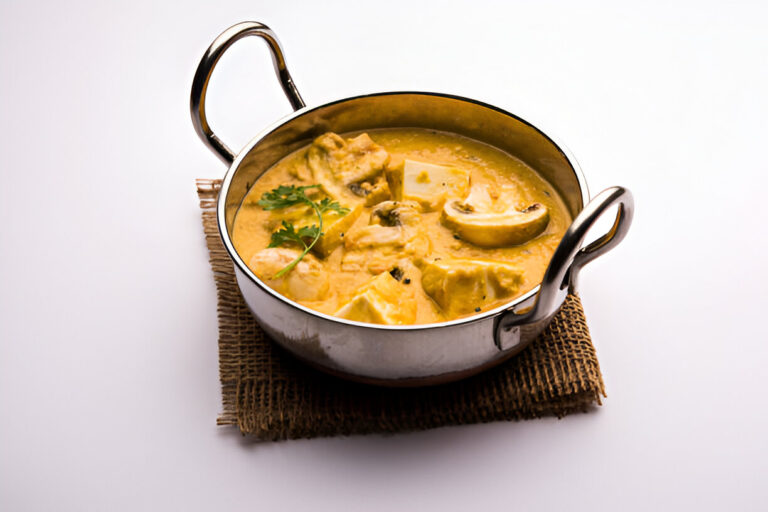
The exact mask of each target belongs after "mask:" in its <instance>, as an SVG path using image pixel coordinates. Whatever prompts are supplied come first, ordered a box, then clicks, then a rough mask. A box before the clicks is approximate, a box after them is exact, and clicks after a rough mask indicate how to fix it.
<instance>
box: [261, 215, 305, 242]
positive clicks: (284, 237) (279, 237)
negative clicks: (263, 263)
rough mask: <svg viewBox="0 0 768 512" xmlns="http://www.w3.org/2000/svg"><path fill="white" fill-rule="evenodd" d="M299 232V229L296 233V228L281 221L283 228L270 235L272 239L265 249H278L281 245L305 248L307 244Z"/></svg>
mask: <svg viewBox="0 0 768 512" xmlns="http://www.w3.org/2000/svg"><path fill="white" fill-rule="evenodd" d="M302 229H303V228H302ZM301 231H302V230H301V229H299V231H298V232H296V228H294V227H293V224H291V223H289V222H285V221H283V227H282V228H281V229H279V230H277V231H275V232H274V233H272V239H271V240H270V242H269V245H268V246H267V247H279V246H281V245H285V244H291V243H295V244H298V245H301V246H302V247H304V248H306V247H307V244H306V243H304V239H303V238H302V235H301Z"/></svg>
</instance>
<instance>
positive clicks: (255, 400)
mask: <svg viewBox="0 0 768 512" xmlns="http://www.w3.org/2000/svg"><path fill="white" fill-rule="evenodd" d="M220 186H221V180H198V181H197V192H198V195H199V197H200V207H201V208H202V210H203V212H202V215H203V229H204V230H205V238H206V242H207V244H208V249H209V251H210V262H211V267H212V268H213V275H214V279H215V281H216V289H217V293H218V316H219V372H220V378H221V388H222V402H223V412H222V413H221V415H220V416H219V418H218V424H219V425H236V426H237V427H238V428H239V429H240V431H241V432H242V433H243V434H252V435H254V436H256V437H257V438H259V439H264V440H279V439H295V438H310V437H321V436H336V435H351V434H366V433H372V432H401V431H408V430H423V429H429V428H436V427H441V426H445V425H461V424H467V423H480V422H490V421H499V420H517V419H527V418H536V417H540V416H545V415H556V416H558V417H560V416H563V415H565V414H568V413H571V412H575V411H585V410H587V409H588V408H589V407H590V406H591V405H592V404H595V403H597V404H600V403H601V402H600V396H601V395H602V396H605V390H604V388H603V379H602V375H601V374H600V366H599V365H598V362H597V356H596V355H595V348H594V347H593V346H592V341H591V339H590V337H589V330H588V329H587V324H586V319H585V318H584V310H583V309H582V307H581V301H580V300H579V297H578V296H576V295H569V296H568V298H567V299H566V301H565V303H564V304H563V306H562V307H561V309H560V311H559V312H558V314H557V315H556V316H555V318H554V320H553V321H552V323H551V324H550V325H549V327H548V328H547V329H546V330H545V331H544V332H543V333H542V334H541V335H540V336H539V337H538V338H537V339H536V340H535V341H534V342H533V343H532V344H531V345H530V346H529V347H528V348H526V349H525V350H524V351H523V352H522V353H520V354H519V355H517V356H516V357H513V358H512V359H511V360H509V361H508V362H506V363H504V364H502V365H501V366H499V367H496V368H494V369H491V370H488V371H486V372H484V373H482V374H480V375H478V376H475V377H472V378H469V379H465V380H463V381H460V382H456V383H452V384H446V385H442V386H433V387H426V388H416V389H387V388H378V387H374V386H366V385H362V384H355V383H351V382H347V381H343V380H340V379H337V378H335V377H330V376H326V375H324V374H321V373H320V372H317V371H316V370H313V369H311V368H309V367H307V366H305V365H304V364H303V363H301V362H299V361H297V360H296V359H294V358H293V357H292V356H291V355H290V354H288V353H287V352H285V351H283V350H282V349H280V348H279V347H277V346H276V345H275V344H274V343H272V342H271V341H270V340H269V339H268V338H267V337H266V336H265V335H264V333H263V332H262V330H261V329H260V328H259V326H258V324H257V323H256V321H255V320H254V318H253V316H252V315H251V313H250V311H249V310H248V307H247V306H246V305H245V302H244V301H243V298H242V296H241V294H240V290H239V289H238V287H237V283H236V282H235V276H234V269H233V266H232V261H231V260H230V259H229V257H228V256H227V253H226V250H225V249H224V246H223V245H222V243H221V239H220V237H219V233H218V227H217V223H216V198H217V196H218V191H219V187H220Z"/></svg>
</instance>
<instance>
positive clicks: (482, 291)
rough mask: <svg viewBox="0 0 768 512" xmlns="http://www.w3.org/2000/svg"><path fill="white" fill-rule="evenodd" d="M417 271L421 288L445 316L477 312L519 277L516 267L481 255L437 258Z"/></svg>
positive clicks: (507, 292) (510, 291) (510, 290)
mask: <svg viewBox="0 0 768 512" xmlns="http://www.w3.org/2000/svg"><path fill="white" fill-rule="evenodd" d="M421 272H422V273H421V285H422V287H423V288H424V291H425V292H427V295H429V296H430V297H432V299H433V300H434V301H435V302H436V303H437V304H438V305H439V306H440V307H441V308H442V309H443V311H445V312H446V314H447V315H449V316H455V315H464V314H468V313H473V312H480V311H481V310H482V308H483V306H485V305H486V304H489V303H494V302H497V301H499V300H501V299H504V298H507V297H511V296H512V295H514V294H515V293H516V292H517V290H518V288H519V287H520V284H521V283H522V280H523V272H522V270H520V269H519V268H517V267H515V266H513V265H510V264H508V263H504V262H502V261H494V260H484V259H483V260H481V259H452V258H448V259H438V260H436V261H433V262H431V263H428V264H426V265H424V267H423V268H422V271H421Z"/></svg>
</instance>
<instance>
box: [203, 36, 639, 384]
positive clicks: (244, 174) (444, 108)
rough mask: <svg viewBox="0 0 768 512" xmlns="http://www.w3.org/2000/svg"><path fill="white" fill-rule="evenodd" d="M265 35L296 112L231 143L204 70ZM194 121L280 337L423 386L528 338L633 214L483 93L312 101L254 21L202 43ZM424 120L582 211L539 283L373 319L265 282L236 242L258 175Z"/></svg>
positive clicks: (222, 214)
mask: <svg viewBox="0 0 768 512" xmlns="http://www.w3.org/2000/svg"><path fill="white" fill-rule="evenodd" d="M246 36H258V37H261V38H263V39H264V40H265V41H266V42H267V44H268V46H269V49H270V51H271V54H272V60H273V62H274V67H275V71H276V72H277V76H278V79H279V80H280V84H281V85H282V87H283V90H284V91H285V94H286V96H287V97H288V100H289V101H290V103H291V106H292V107H293V109H294V112H293V113H292V114H290V115H288V116H286V117H284V118H283V119H281V120H279V121H277V122H276V123H274V124H272V125H271V126H269V127H267V128H266V129H264V130H263V131H261V133H258V134H257V135H256V136H255V137H254V138H253V139H252V140H251V141H250V142H249V143H248V144H246V146H245V147H244V148H243V149H242V150H241V151H240V153H238V154H236V153H235V152H234V151H232V150H231V149H230V148H229V147H227V146H226V145H225V144H224V143H223V142H222V141H221V140H220V139H219V138H218V137H217V136H216V135H215V134H214V133H213V131H212V130H211V127H210V126H209V125H208V121H207V118H206V112H205V96H206V90H207V87H208V82H209V80H210V78H211V74H212V73H213V70H214V68H215V67H216V63H217V62H218V60H219V59H220V58H221V56H222V54H223V53H224V52H225V51H226V50H227V48H229V47H230V46H231V45H232V44H233V43H234V42H236V41H238V40H239V39H242V38H243V37H246ZM190 108H191V113H192V122H193V124H194V126H195V130H196V131H197V133H198V135H199V136H200V138H201V139H202V140H203V142H204V143H205V144H206V145H207V146H208V147H209V148H210V149H211V150H212V151H213V152H214V153H215V154H216V155H217V156H218V157H219V158H221V160H222V161H223V162H224V163H225V164H226V165H227V167H228V170H227V173H226V175H225V177H224V180H223V184H222V187H221V192H220V195H219V200H218V223H219V231H220V233H221V239H222V241H223V243H224V246H225V247H226V249H227V251H228V252H229V256H230V257H231V258H232V261H233V262H234V268H235V274H236V276H237V282H238V284H239V286H240V290H241V291H242V293H243V297H244V298H245V302H246V303H247V304H248V306H249V307H250V309H251V310H252V311H253V314H254V315H255V316H256V319H257V320H258V321H259V323H260V324H261V326H262V327H263V328H264V330H265V331H266V332H267V334H269V336H271V337H272V339H274V340H275V341H276V342H277V343H279V344H280V345H282V346H283V347H285V348H286V349H288V350H289V351H291V352H292V353H294V354H295V355H296V356H298V357H299V358H301V359H303V360H305V361H307V362H308V363H310V364H312V365H314V366H316V367H318V368H320V369H322V370H325V371H327V372H330V373H333V374H336V375H339V376H343V377H347V378H351V379H354V380H359V381H364V382H369V383H374V384H382V385H400V386H417V385H427V384H437V383H442V382H448V381H452V380H457V379H460V378H464V377H467V376H469V375H472V374H475V373H477V372H479V371H481V370H483V369H485V368H488V367H491V366H493V365H495V364H498V363H500V362H502V361H504V360H506V359H508V358H509V357H511V356H513V355H515V354H516V353H518V352H519V351H520V350H522V349H523V348H524V347H525V346H526V345H527V344H528V343H529V342H530V341H531V340H533V339H534V338H535V337H536V335H537V334H539V333H540V332H541V331H542V330H543V329H544V327H545V326H546V325H547V323H548V322H549V321H550V320H551V319H552V317H553V316H554V314H555V312H556V311H557V309H558V307H559V306H560V304H561V303H562V302H563V300H564V299H565V297H566V295H567V293H568V291H569V290H571V291H573V290H575V287H576V280H577V277H578V274H579V270H581V268H582V267H583V266H584V265H585V264H587V263H589V262H590V261H592V260H593V259H595V258H597V257H598V256H600V255H602V254H604V253H606V252H607V251H609V250H610V249H612V248H613V247H615V246H616V245H617V244H618V243H619V242H620V241H621V240H622V239H623V238H624V236H625V235H626V234H627V231H628V230H629V226H630V223H631V221H632V212H633V208H634V206H633V200H632V195H631V193H630V192H629V191H628V190H627V189H625V188H622V187H611V188H609V189H606V190H604V191H602V192H600V193H599V194H597V195H596V196H595V197H594V198H592V200H591V201H590V196H589V191H588V189H587V183H586V181H585V179H584V176H583V175H582V172H581V170H580V169H579V166H578V164H577V162H576V160H575V159H574V158H573V156H572V155H571V154H570V153H569V152H568V150H567V149H566V148H565V147H563V146H561V145H558V144H557V143H556V142H555V141H554V140H553V139H552V138H551V137H550V136H548V135H547V134H545V133H544V132H542V131H541V130H539V129H538V128H536V127H535V126H534V125H533V124H531V123H529V122H528V121H526V120H524V119H521V118H520V117H518V116H516V115H514V114H511V113H509V112H506V111H504V110H502V109H500V108H498V107H494V106H492V105H488V104H485V103H482V102H480V101H476V100H472V99H468V98H462V97H458V96H452V95H449V94H440V93H432V92H410V91H396V92H383V93H376V94H368V95H362V96H355V97H351V98H342V99H339V100H336V101H332V102H330V103H326V104H324V105H318V106H309V107H308V106H306V105H305V103H304V100H303V99H302V97H301V95H300V94H299V91H298V89H297V88H296V85H295V84H294V82H293V79H292V78H291V75H290V73H289V72H288V68H287V67H286V63H285V57H284V55H283V50H282V48H281V46H280V43H279V41H278V40H277V37H276V36H275V34H274V32H272V30H270V29H269V27H267V26H266V25H264V24H262V23H257V22H244V23H239V24H237V25H234V26H233V27H230V28H229V29H227V30H225V31H224V32H223V33H222V34H221V35H220V36H219V37H217V38H216V40H215V41H214V42H213V43H212V44H211V46H210V47H209V48H208V50H207V51H206V52H205V55H203V58H202V60H201V61H200V65H199V66H198V68H197V72H196V74H195V77H194V81H193V84H192V93H191V101H190ZM391 127H423V128H432V129H437V130H443V131H447V132H453V133H458V134H461V135H464V136H467V137H470V138H473V139H477V140H480V141H483V142H485V143H487V144H490V145H492V146H495V147H497V148H499V149H502V150H504V151H506V152H508V153H510V154H512V155H514V156H516V157H517V158H520V159H521V160H522V161H524V162H525V163H527V164H528V165H529V166H531V167H532V168H533V169H535V170H536V171H537V172H539V173H540V174H541V175H542V176H543V177H544V178H545V179H547V180H548V181H549V182H550V183H551V184H552V185H553V186H554V187H555V188H556V189H557V190H558V191H559V192H560V194H561V195H562V197H563V199H564V201H565V203H566V205H567V207H568V208H569V210H570V213H571V215H572V216H573V218H574V219H575V220H574V221H573V223H572V224H571V226H570V227H569V228H568V230H567V232H566V233H565V236H564V237H563V239H562V241H561V242H560V245H559V246H558V248H557V250H556V251H555V253H554V255H553V256H552V260H551V261H550V263H549V267H548V269H547V271H546V273H545V275H544V278H543V280H542V281H541V284H540V285H539V286H537V287H535V288H534V289H532V290H531V291H529V292H528V293H526V294H525V295H523V296H522V297H519V298H518V299H515V300H514V301H512V302H509V303H507V304H505V305H504V306H502V307H498V308H496V309H493V310H489V311H486V312H483V313H481V314H478V315H475V316H472V317H469V318H462V319H459V320H453V321H449V322H442V323H436V324H427V325H408V326H391V325H373V324H365V323H360V322H354V321H350V320H344V319H340V318H336V317H333V316H329V315H326V314H323V313H319V312H317V311H313V310H311V309H308V308H306V307H304V306H302V305H300V304H298V303H296V302H293V301H292V300H290V299H288V298H286V297H284V296H282V295H280V294H278V293H277V292H275V291H274V290H272V289H271V288H269V287H268V286H267V285H265V284H264V283H263V282H262V281H261V280H260V279H259V278H258V277H256V275H255V274H254V273H253V272H252V271H251V270H250V269H249V268H248V267H247V266H246V264H245V262H243V260H242V259H241V258H240V256H239V255H238V254H237V251H236V250H235V248H234V246H233V245H232V240H231V238H230V232H231V229H232V225H233V221H234V217H235V213H236V212H237V209H238V207H239V206H240V203H241V201H242V200H243V197H244V196H245V194H246V192H247V191H248V188H249V186H250V185H251V184H253V182H254V181H255V180H256V179H257V178H258V177H259V176H260V175H261V174H262V173H263V172H264V171H266V170H267V169H268V168H269V167H270V166H272V165H273V164H274V163H275V162H277V161H278V160H279V159H280V158H282V157H283V156H285V155H287V154H288V153H290V152H292V151H294V150H296V149H298V148H300V147H302V146H305V145H307V144H309V143H310V142H311V141H312V140H313V139H314V138H315V137H317V136H318V135H321V134H323V133H325V132H327V131H334V132H337V133H344V132H350V131H355V130H367V129H374V128H391ZM614 205H618V209H617V211H618V213H617V216H616V220H615V221H614V223H613V226H612V227H611V229H610V230H609V231H608V232H607V233H606V234H604V235H603V236H602V237H600V238H599V239H597V240H595V241H594V242H592V243H590V244H589V245H586V246H584V247H583V245H584V241H585V236H586V234H587V231H588V230H589V228H590V227H591V226H592V225H593V224H594V223H595V221H596V220H597V219H598V218H599V217H600V216H601V215H602V214H603V213H604V212H605V211H606V210H608V209H609V208H610V207H611V206H614Z"/></svg>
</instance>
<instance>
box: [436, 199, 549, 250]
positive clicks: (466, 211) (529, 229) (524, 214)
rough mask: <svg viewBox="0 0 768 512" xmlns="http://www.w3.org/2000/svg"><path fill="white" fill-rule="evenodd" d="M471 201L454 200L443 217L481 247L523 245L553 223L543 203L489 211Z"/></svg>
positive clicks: (456, 230) (448, 223)
mask: <svg viewBox="0 0 768 512" xmlns="http://www.w3.org/2000/svg"><path fill="white" fill-rule="evenodd" d="M471 197H472V194H470V197H468V198H467V201H463V202H462V201H450V202H448V203H446V204H445V206H444V207H443V215H442V220H443V224H445V225H446V226H447V227H448V228H450V229H451V230H453V231H454V232H455V233H456V234H457V235H459V237H461V238H462V239H463V240H466V241H467V242H471V243H473V244H475V245H479V246H480V247H503V246H507V245H518V244H523V243H525V242H527V241H529V240H531V239H533V238H535V237H537V236H539V235H540V234H541V233H542V232H543V231H544V229H545V228H546V227H547V224H548V223H549V210H547V207H546V206H544V205H543V204H541V203H533V204H531V205H530V206H528V207H526V208H524V209H522V210H517V209H515V208H514V207H509V208H507V209H506V210H504V211H501V212H498V211H485V209H484V208H480V206H479V205H478V206H474V205H473V204H472V203H471V202H470V201H471Z"/></svg>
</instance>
